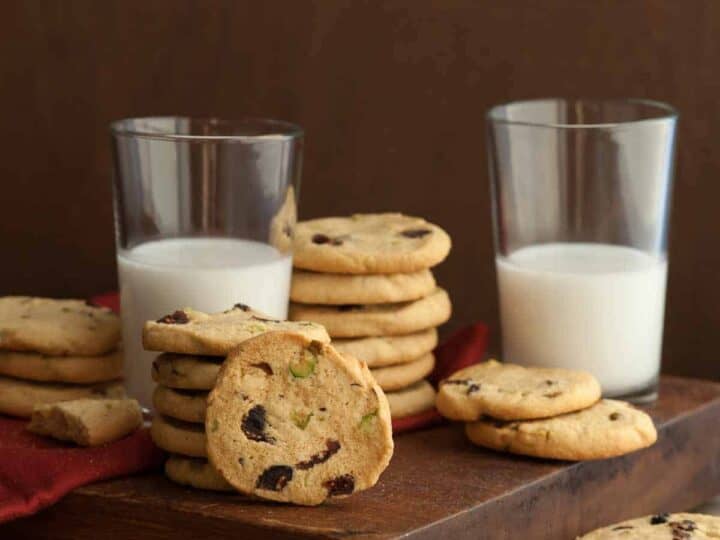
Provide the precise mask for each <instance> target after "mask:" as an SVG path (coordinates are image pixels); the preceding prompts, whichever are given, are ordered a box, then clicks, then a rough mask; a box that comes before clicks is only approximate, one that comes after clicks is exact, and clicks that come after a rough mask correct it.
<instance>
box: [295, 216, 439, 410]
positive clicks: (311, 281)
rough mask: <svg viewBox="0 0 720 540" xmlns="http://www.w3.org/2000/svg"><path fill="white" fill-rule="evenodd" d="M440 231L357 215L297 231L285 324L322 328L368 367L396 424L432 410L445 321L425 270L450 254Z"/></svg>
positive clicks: (415, 221) (409, 220) (405, 219)
mask: <svg viewBox="0 0 720 540" xmlns="http://www.w3.org/2000/svg"><path fill="white" fill-rule="evenodd" d="M450 245H451V242H450V237H449V236H448V235H447V233H445V231H443V230H442V229H441V228H440V227H438V226H436V225H433V224H432V223H428V222H427V221H425V220H423V219H420V218H415V217H409V216H404V215H402V214H395V213H385V214H356V215H353V216H350V217H331V218H323V219H314V220H310V221H305V222H300V223H298V224H297V226H296V228H295V241H294V266H295V270H294V273H293V279H292V287H291V292H290V299H291V300H292V303H291V305H290V319H292V320H308V321H314V322H317V323H320V324H322V325H323V326H325V328H326V329H327V331H328V333H329V334H330V336H331V337H332V338H333V346H334V347H335V348H336V349H337V350H338V351H340V352H341V353H342V354H345V355H350V356H354V357H356V358H358V359H359V360H361V361H364V362H366V363H367V365H368V366H369V367H370V368H371V371H372V374H373V376H374V377H375V379H376V381H377V382H378V384H379V385H380V387H382V389H383V390H384V391H385V392H386V395H387V398H388V401H389V403H390V409H391V413H392V416H393V418H401V417H404V416H409V415H412V414H417V413H420V412H422V411H424V410H427V409H429V408H431V407H432V406H433V402H434V398H435V391H434V389H433V387H432V386H431V385H430V383H429V382H427V381H426V380H425V377H427V376H428V375H429V374H430V373H431V372H432V370H433V368H434V366H435V358H434V357H433V354H432V350H433V349H434V348H435V346H436V345H437V340H438V336H437V330H436V327H437V326H439V325H441V324H442V323H444V322H445V321H447V320H448V318H449V317H450V312H451V305H450V300H449V298H448V294H447V292H445V291H444V290H443V289H441V288H439V287H438V286H437V285H436V283H435V278H434V277H433V274H432V272H431V270H430V268H431V267H433V266H435V265H437V264H439V263H440V262H442V261H443V260H444V259H445V257H447V255H448V253H449V251H450Z"/></svg>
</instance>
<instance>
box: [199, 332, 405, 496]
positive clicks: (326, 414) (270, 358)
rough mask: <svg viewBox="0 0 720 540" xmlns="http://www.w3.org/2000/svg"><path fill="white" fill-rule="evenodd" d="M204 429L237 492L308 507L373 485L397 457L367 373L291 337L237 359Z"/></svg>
mask: <svg viewBox="0 0 720 540" xmlns="http://www.w3.org/2000/svg"><path fill="white" fill-rule="evenodd" d="M205 426H206V430H207V437H208V442H207V449H208V455H209V459H210V462H211V463H212V464H213V465H214V466H215V468H216V469H217V470H218V472H219V473H220V474H221V475H222V476H223V477H224V478H225V479H226V480H227V481H228V482H229V483H230V484H232V485H233V486H234V487H235V488H236V489H238V490H239V491H241V492H243V493H247V494H253V495H256V496H258V497H262V498H265V499H271V500H276V501H284V502H292V503H296V504H303V505H316V504H320V503H322V502H323V501H324V500H325V499H327V498H328V497H340V496H345V495H350V494H351V493H354V492H356V491H361V490H364V489H367V488H369V487H371V486H373V485H374V484H375V483H376V482H377V480H378V477H379V476H380V474H381V473H382V471H383V470H384V469H385V468H386V467H387V465H388V463H389V462H390V457H391V456H392V451H393V441H392V428H391V422H390V410H389V406H388V403H387V399H386V398H385V395H384V394H383V392H382V390H381V389H380V388H379V387H378V386H377V384H376V383H375V382H374V381H373V379H372V376H371V375H370V372H369V371H368V369H367V367H366V366H365V365H364V364H362V363H360V362H358V361H356V360H355V359H351V358H346V357H343V356H341V355H340V354H339V353H338V352H337V351H335V349H334V348H333V347H332V346H330V345H325V344H322V343H320V342H318V341H311V340H309V339H307V338H305V337H303V336H299V335H296V334H290V333H286V332H273V333H267V334H263V335H261V336H259V337H256V338H254V339H251V340H248V341H245V342H243V343H242V344H241V345H240V346H239V347H238V348H237V349H236V350H235V351H234V352H233V353H231V354H230V355H229V356H228V358H227V360H226V361H225V363H224V364H223V367H222V369H221V370H220V375H219V376H218V380H217V383H216V385H215V388H214V389H213V391H212V392H211V393H210V396H209V398H208V409H207V416H206V419H205Z"/></svg>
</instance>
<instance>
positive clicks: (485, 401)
mask: <svg viewBox="0 0 720 540" xmlns="http://www.w3.org/2000/svg"><path fill="white" fill-rule="evenodd" d="M600 397H601V392H600V384H599V383H598V382H597V380H596V379H595V377H593V376H592V375H591V374H589V373H585V372H583V371H574V370H568V369H552V368H537V367H527V368H526V367H522V366H518V365H513V364H503V363H500V362H497V361H495V360H489V361H487V362H483V363H481V364H476V365H473V366H470V367H467V368H465V369H461V370H460V371H458V372H456V373H454V374H453V375H452V376H450V377H449V378H447V379H446V380H444V381H441V383H440V388H439V391H438V395H437V403H436V406H437V408H438V410H439V411H440V414H442V415H443V416H445V417H446V418H449V419H451V420H460V421H463V422H467V424H466V426H465V433H466V435H467V436H468V438H469V439H470V440H471V441H472V442H473V443H475V444H477V445H479V446H483V447H486V448H492V449H494V450H499V451H503V452H512V453H514V454H523V455H527V456H535V457H540V458H549V459H563V460H572V461H575V460H589V459H605V458H610V457H614V456H619V455H622V454H626V453H628V452H632V451H634V450H639V449H640V448H645V447H646V446H650V445H651V444H653V443H654V442H655V440H656V439H657V432H656V431H655V426H654V424H653V421H652V419H651V418H650V417H649V416H648V415H647V414H645V413H644V412H642V411H640V410H639V409H636V408H634V407H633V406H632V405H630V404H629V403H625V402H623V401H617V400H612V399H600Z"/></svg>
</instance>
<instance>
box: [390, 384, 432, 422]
mask: <svg viewBox="0 0 720 540" xmlns="http://www.w3.org/2000/svg"><path fill="white" fill-rule="evenodd" d="M385 395H386V396H387V399H388V403H389V404H390V414H391V415H392V417H393V418H402V417H404V416H410V415H412V414H418V413H421V412H423V411H427V410H428V409H431V408H432V407H433V406H434V405H435V389H434V388H433V387H432V385H431V384H430V383H429V382H427V381H419V382H416V383H415V384H413V385H412V386H408V387H407V388H403V389H402V390H397V391H395V392H387V393H386V394H385Z"/></svg>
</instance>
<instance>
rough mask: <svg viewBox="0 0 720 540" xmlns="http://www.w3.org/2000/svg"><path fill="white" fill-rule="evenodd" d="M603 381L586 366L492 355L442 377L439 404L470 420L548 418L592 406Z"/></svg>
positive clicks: (451, 413)
mask: <svg viewBox="0 0 720 540" xmlns="http://www.w3.org/2000/svg"><path fill="white" fill-rule="evenodd" d="M600 394H601V392H600V384H599V383H598V382H597V380H596V379H595V377H593V376H592V375H591V374H589V373H586V372H584V371H574V370H568V369H553V368H536V367H523V366H518V365H515V364H505V363H500V362H498V361H496V360H488V361H487V362H482V363H480V364H475V365H472V366H470V367H467V368H464V369H461V370H460V371H458V372H456V373H453V374H452V375H451V376H450V377H449V378H447V379H446V380H444V381H442V382H441V383H440V388H439V390H438V396H437V408H438V410H439V411H440V414H442V415H443V416H444V417H446V418H449V419H451V420H463V421H466V422H472V421H474V420H478V419H479V418H480V417H482V416H491V417H493V418H496V419H498V420H530V419H534V418H546V417H548V416H556V415H558V414H564V413H568V412H572V411H577V410H580V409H584V408H586V407H589V406H590V405H592V404H593V403H595V402H596V401H597V400H599V399H600Z"/></svg>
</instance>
